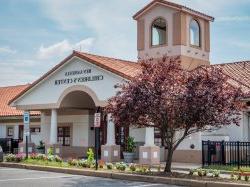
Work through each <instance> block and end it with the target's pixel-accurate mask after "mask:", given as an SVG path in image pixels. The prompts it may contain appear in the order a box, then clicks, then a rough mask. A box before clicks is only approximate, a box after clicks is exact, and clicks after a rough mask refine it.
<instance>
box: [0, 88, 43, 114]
mask: <svg viewBox="0 0 250 187" xmlns="http://www.w3.org/2000/svg"><path fill="white" fill-rule="evenodd" d="M28 86H29V85H28V84H27V85H19V86H10V87H0V117H7V116H22V115H23V111H22V110H17V109H15V108H14V107H10V106H9V105H8V103H9V101H10V100H11V99H13V97H15V96H17V95H18V94H19V93H20V92H22V91H23V90H24V89H25V88H27V87H28ZM39 114H40V113H39V112H31V115H39Z"/></svg>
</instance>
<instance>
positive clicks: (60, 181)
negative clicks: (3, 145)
mask: <svg viewBox="0 0 250 187" xmlns="http://www.w3.org/2000/svg"><path fill="white" fill-rule="evenodd" d="M72 186H74V187H111V186H115V187H150V186H153V187H177V186H173V185H165V184H156V183H145V182H135V181H126V180H116V179H108V178H100V177H89V176H82V175H70V174H63V173H54V172H44V171H34V170H27V169H14V168H3V167H0V187H72Z"/></svg>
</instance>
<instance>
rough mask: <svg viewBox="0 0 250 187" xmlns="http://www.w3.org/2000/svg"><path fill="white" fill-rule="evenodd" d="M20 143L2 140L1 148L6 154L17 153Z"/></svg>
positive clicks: (0, 142)
mask: <svg viewBox="0 0 250 187" xmlns="http://www.w3.org/2000/svg"><path fill="white" fill-rule="evenodd" d="M19 142H20V140H19V139H13V138H0V146H1V147H2V149H3V152H4V153H17V152H18V144H19Z"/></svg>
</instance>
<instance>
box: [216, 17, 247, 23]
mask: <svg viewBox="0 0 250 187" xmlns="http://www.w3.org/2000/svg"><path fill="white" fill-rule="evenodd" d="M217 21H219V22H227V21H230V22H231V21H237V22H239V21H250V16H225V17H219V18H217Z"/></svg>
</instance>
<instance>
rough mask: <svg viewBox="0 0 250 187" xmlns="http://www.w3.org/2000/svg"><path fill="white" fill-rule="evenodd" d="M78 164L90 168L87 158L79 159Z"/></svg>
mask: <svg viewBox="0 0 250 187" xmlns="http://www.w3.org/2000/svg"><path fill="white" fill-rule="evenodd" d="M78 166H80V167H83V168H90V164H89V162H88V161H87V160H79V161H78Z"/></svg>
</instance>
